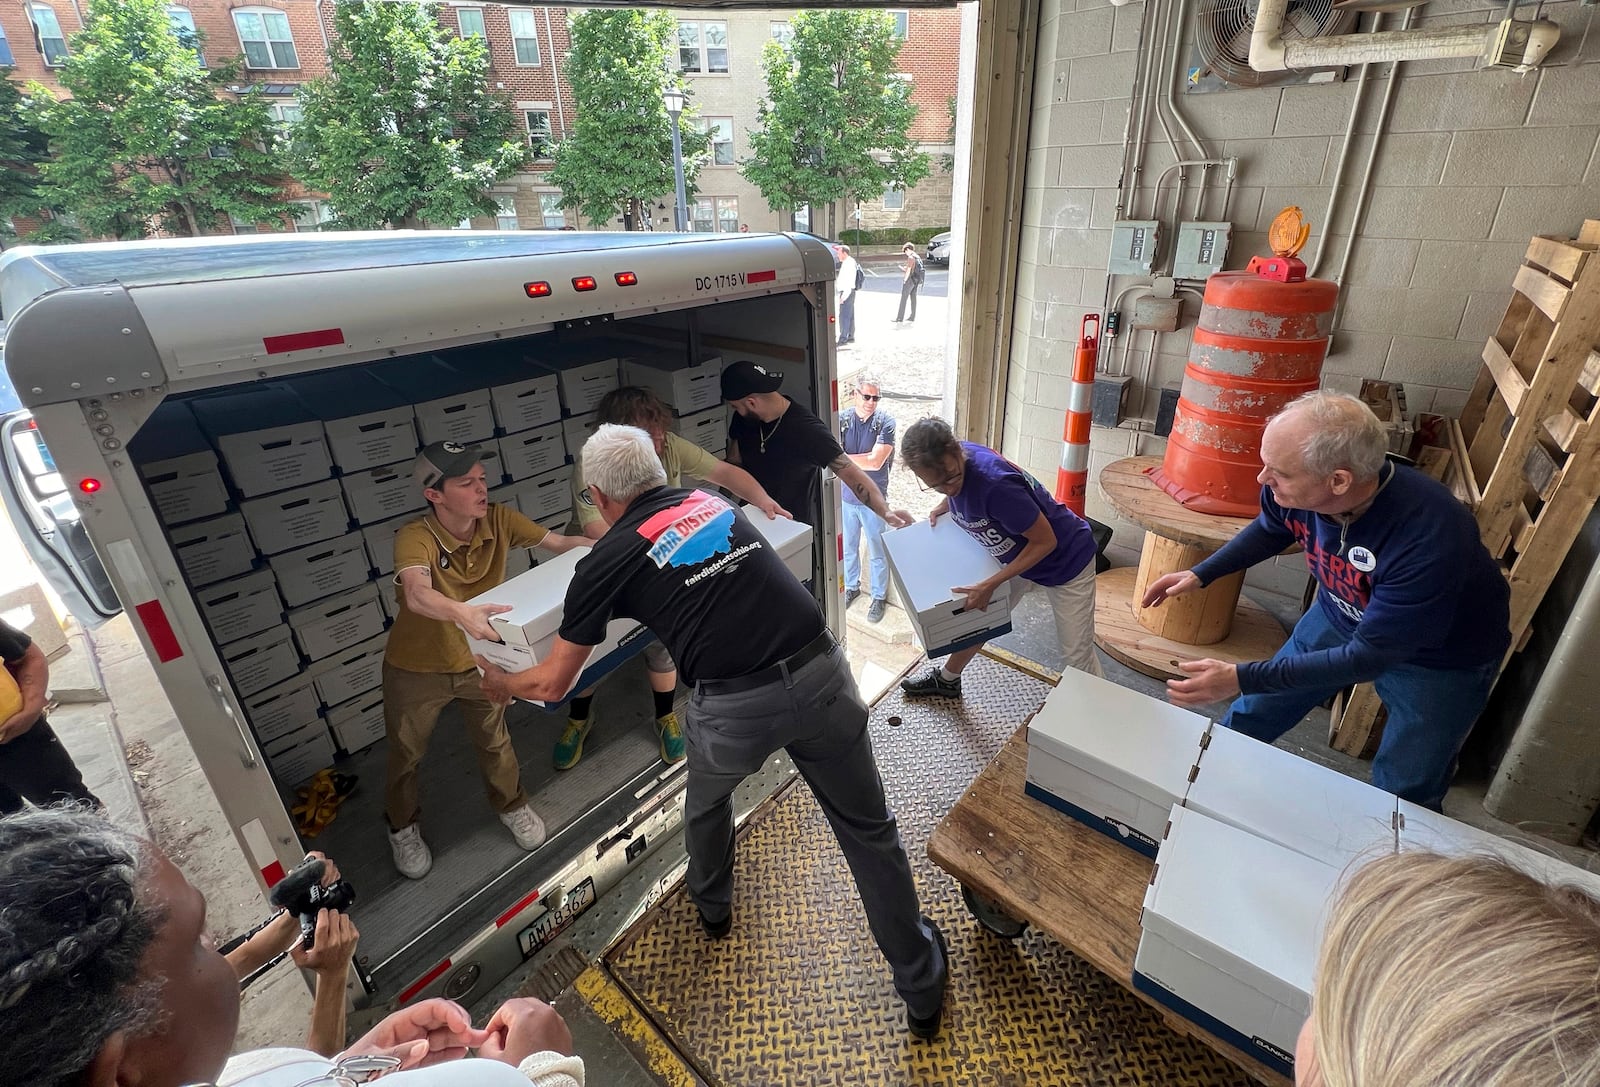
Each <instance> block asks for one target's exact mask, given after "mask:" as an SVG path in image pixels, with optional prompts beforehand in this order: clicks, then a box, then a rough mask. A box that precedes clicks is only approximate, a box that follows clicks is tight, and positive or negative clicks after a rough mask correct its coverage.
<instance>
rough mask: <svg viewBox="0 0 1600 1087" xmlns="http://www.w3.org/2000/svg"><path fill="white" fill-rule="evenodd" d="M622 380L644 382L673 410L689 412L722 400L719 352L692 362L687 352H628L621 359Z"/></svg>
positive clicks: (708, 406) (701, 409)
mask: <svg viewBox="0 0 1600 1087" xmlns="http://www.w3.org/2000/svg"><path fill="white" fill-rule="evenodd" d="M622 383H623V384H624V385H639V386H643V387H644V388H646V389H649V390H650V391H651V392H653V393H655V394H656V395H657V396H658V397H660V398H661V399H662V400H663V401H664V402H665V403H667V404H669V405H671V407H672V410H673V412H674V413H675V414H677V415H690V414H693V413H694V412H697V411H704V410H706V409H707V408H714V407H716V406H717V405H718V404H720V403H722V356H721V355H708V356H706V357H704V358H702V359H700V360H699V361H697V362H694V363H690V362H689V360H688V356H687V353H686V352H685V353H683V354H681V355H664V354H651V353H648V352H646V353H642V354H639V355H634V356H630V357H629V358H626V359H624V360H623V363H622Z"/></svg>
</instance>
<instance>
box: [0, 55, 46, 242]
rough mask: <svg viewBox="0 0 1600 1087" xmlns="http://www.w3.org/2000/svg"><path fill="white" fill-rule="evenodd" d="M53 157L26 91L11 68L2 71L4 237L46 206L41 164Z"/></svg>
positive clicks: (0, 210)
mask: <svg viewBox="0 0 1600 1087" xmlns="http://www.w3.org/2000/svg"><path fill="white" fill-rule="evenodd" d="M49 154H50V145H49V140H48V138H47V137H46V136H45V134H44V133H43V132H42V131H40V129H39V125H38V122H37V120H36V118H35V117H34V115H33V111H32V110H31V109H30V108H29V101H28V98H27V97H26V96H25V95H24V94H23V93H22V88H21V87H19V86H17V84H15V83H13V82H12V81H11V69H10V68H0V236H4V237H11V236H13V234H14V231H13V230H12V226H11V219H12V218H13V217H15V216H23V215H29V216H32V215H37V214H38V213H39V212H40V210H41V209H43V207H44V204H45V197H44V194H43V191H42V190H43V182H42V179H41V178H40V176H39V164H40V163H42V162H44V160H45V159H46V158H48V157H49Z"/></svg>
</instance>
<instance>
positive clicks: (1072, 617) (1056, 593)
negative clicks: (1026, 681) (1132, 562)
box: [1011, 558, 1104, 676]
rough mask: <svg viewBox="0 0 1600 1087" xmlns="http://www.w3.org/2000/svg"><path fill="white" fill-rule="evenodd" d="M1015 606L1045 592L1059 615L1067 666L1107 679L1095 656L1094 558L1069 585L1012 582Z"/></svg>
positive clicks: (1024, 580) (1058, 633)
mask: <svg viewBox="0 0 1600 1087" xmlns="http://www.w3.org/2000/svg"><path fill="white" fill-rule="evenodd" d="M1011 584H1012V585H1013V586H1014V588H1013V589H1012V590H1011V591H1012V597H1011V600H1012V603H1013V604H1015V603H1016V601H1017V600H1019V599H1021V598H1022V597H1023V596H1025V595H1026V594H1027V593H1030V592H1041V593H1044V595H1045V598H1046V599H1047V600H1049V601H1050V611H1051V613H1052V614H1053V615H1054V616H1055V621H1056V638H1057V639H1058V640H1060V642H1061V655H1062V656H1063V657H1065V658H1066V664H1065V665H1063V667H1066V668H1076V669H1078V671H1080V672H1088V673H1089V674H1090V675H1091V676H1103V675H1104V673H1103V672H1102V671H1101V670H1100V660H1099V658H1098V657H1096V656H1095V655H1094V559H1093V558H1091V559H1090V560H1089V564H1088V565H1087V566H1085V567H1084V568H1083V569H1082V570H1081V571H1079V572H1078V576H1077V577H1075V578H1073V579H1072V580H1071V581H1069V582H1067V583H1066V584H1065V585H1036V584H1034V583H1033V582H1031V581H1029V580H1028V579H1027V578H1025V577H1016V578H1012V579H1011Z"/></svg>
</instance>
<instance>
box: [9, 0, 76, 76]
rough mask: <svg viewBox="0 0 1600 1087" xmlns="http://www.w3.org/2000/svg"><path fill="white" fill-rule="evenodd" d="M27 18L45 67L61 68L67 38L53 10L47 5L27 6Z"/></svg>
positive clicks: (65, 57) (64, 56)
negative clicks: (31, 26)
mask: <svg viewBox="0 0 1600 1087" xmlns="http://www.w3.org/2000/svg"><path fill="white" fill-rule="evenodd" d="M28 18H29V19H30V20H31V21H32V22H33V39H34V41H35V42H36V43H37V44H38V46H39V53H40V55H41V56H43V57H44V62H45V65H46V66H47V67H50V68H59V67H61V65H62V64H63V63H65V62H66V59H67V37H66V35H65V34H63V33H61V21H60V20H59V19H57V18H56V10H55V8H53V7H51V6H50V5H49V4H29V5H28ZM7 52H10V50H9V48H8V49H7Z"/></svg>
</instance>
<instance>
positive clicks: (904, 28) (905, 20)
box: [889, 11, 911, 41]
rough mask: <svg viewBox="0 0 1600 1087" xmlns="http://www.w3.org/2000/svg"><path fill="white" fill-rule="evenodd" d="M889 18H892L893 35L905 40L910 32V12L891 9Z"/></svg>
mask: <svg viewBox="0 0 1600 1087" xmlns="http://www.w3.org/2000/svg"><path fill="white" fill-rule="evenodd" d="M889 18H891V19H893V20H894V34H895V37H897V38H899V39H900V40H901V41H905V40H906V38H907V37H909V36H910V32H911V13H910V12H909V11H891V12H890V13H889Z"/></svg>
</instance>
